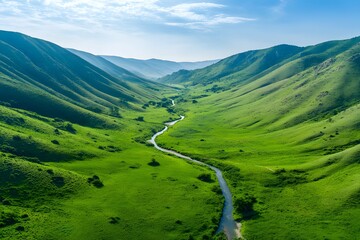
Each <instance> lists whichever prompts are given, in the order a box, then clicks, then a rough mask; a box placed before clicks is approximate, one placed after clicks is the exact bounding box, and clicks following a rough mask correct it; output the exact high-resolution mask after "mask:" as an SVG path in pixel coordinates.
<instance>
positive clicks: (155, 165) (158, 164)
mask: <svg viewBox="0 0 360 240" xmlns="http://www.w3.org/2000/svg"><path fill="white" fill-rule="evenodd" d="M148 165H149V166H152V167H158V166H160V163H159V162H158V161H156V160H155V159H154V158H153V159H151V162H149V163H148Z"/></svg>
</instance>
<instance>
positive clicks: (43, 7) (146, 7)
mask: <svg viewBox="0 0 360 240" xmlns="http://www.w3.org/2000/svg"><path fill="white" fill-rule="evenodd" d="M359 10H360V1H358V0H201V1H197V0H184V1H178V0H113V1H110V0H18V1H14V0H0V29H2V30H9V31H18V32H22V33H25V34H28V35H31V36H34V37H38V38H42V39H46V40H49V41H52V42H54V43H57V44H59V45H60V46H63V47H68V48H75V49H79V50H84V51H88V52H91V53H94V54H104V55H118V56H123V57H134V58H141V59H148V58H161V59H168V60H176V61H198V60H206V59H218V58H224V57H227V56H230V55H233V54H236V53H239V52H243V51H246V50H251V49H259V48H266V47H271V46H273V45H277V44H282V43H287V44H294V45H299V46H306V45H312V44H316V43H319V42H323V41H327V40H333V39H345V38H351V37H355V36H359V35H360V27H359V26H360V14H359Z"/></svg>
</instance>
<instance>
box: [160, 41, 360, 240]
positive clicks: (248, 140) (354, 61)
mask: <svg viewBox="0 0 360 240" xmlns="http://www.w3.org/2000/svg"><path fill="white" fill-rule="evenodd" d="M359 43H360V38H353V39H350V40H344V41H332V42H326V43H322V44H319V45H315V46H310V47H306V48H296V47H290V49H293V51H292V53H291V54H287V55H286V54H281V50H284V48H283V47H282V46H280V48H281V49H279V47H274V48H270V49H266V50H259V51H253V52H247V53H244V54H240V55H236V56H233V57H231V58H228V59H225V60H222V61H220V62H219V63H217V64H214V65H213V66H210V67H207V68H205V69H200V70H195V71H189V72H186V73H185V74H183V73H181V72H179V73H177V74H176V75H175V74H173V75H172V76H169V77H167V78H166V79H167V80H168V82H176V83H183V84H184V85H185V86H186V91H185V92H184V94H183V95H181V96H179V98H178V102H180V103H179V104H178V107H179V109H182V110H183V111H184V112H185V115H186V118H185V120H184V121H182V122H181V123H179V124H178V125H177V126H176V127H175V128H174V129H173V130H172V131H170V132H167V133H165V135H164V136H161V137H160V140H159V141H161V143H162V145H163V146H165V147H167V148H171V149H176V150H177V151H180V152H182V153H184V154H186V155H191V156H193V157H194V158H198V159H204V160H205V161H208V162H209V163H211V164H214V165H216V166H218V167H220V168H221V169H223V170H224V175H225V178H226V179H227V181H228V182H229V183H230V185H231V190H232V193H233V198H234V199H233V200H234V203H235V212H234V214H235V215H236V216H237V217H238V219H239V220H240V221H241V222H242V223H243V226H244V230H243V233H244V236H245V238H246V239H264V236H266V238H271V239H298V238H299V236H301V238H302V239H352V238H353V237H354V236H359V235H360V229H359V227H358V224H357V222H358V221H360V218H359V217H360V211H359V209H360V202H359V192H360V174H359V172H360V168H359V161H360V127H359V126H360V117H359V110H360V77H359V76H360V61H359V60H360V44H359ZM285 48H287V49H285V50H286V51H285V52H287V53H290V52H291V51H288V50H289V49H288V47H287V46H286V47H285ZM275 49H276V51H278V53H279V54H278V55H277V56H283V57H278V58H273V57H270V59H272V60H271V61H269V62H267V61H266V59H268V57H269V54H270V56H273V54H272V53H274V52H276V51H274V50H275ZM236 60H238V61H236ZM248 60H249V61H248ZM258 60H259V61H258ZM271 63H273V64H271Z"/></svg>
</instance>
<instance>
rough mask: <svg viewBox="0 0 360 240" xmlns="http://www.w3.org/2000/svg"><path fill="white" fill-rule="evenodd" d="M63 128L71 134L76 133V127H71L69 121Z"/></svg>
mask: <svg viewBox="0 0 360 240" xmlns="http://www.w3.org/2000/svg"><path fill="white" fill-rule="evenodd" d="M65 130H66V131H68V132H69V133H72V134H75V133H76V129H75V128H74V127H73V125H72V124H71V123H68V124H66V125H65Z"/></svg>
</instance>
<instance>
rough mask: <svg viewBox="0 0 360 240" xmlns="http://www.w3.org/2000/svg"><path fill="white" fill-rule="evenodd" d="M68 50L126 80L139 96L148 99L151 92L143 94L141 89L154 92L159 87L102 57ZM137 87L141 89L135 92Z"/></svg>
mask: <svg viewBox="0 0 360 240" xmlns="http://www.w3.org/2000/svg"><path fill="white" fill-rule="evenodd" d="M68 50H69V51H70V52H72V53H74V54H75V55H77V56H79V57H81V58H82V59H84V60H85V61H87V62H89V63H91V64H92V65H94V66H96V67H98V68H100V69H101V70H103V71H104V72H106V73H108V74H110V75H111V76H113V77H116V78H120V79H122V80H126V83H127V84H128V85H131V86H132V87H133V89H132V90H133V91H135V92H138V93H139V94H141V95H144V94H145V95H148V97H152V96H153V95H151V94H153V93H152V92H151V91H150V92H143V91H142V90H143V88H146V89H152V90H155V91H158V90H159V89H158V88H159V87H160V86H159V84H158V83H154V82H153V81H150V80H147V79H144V78H141V77H139V76H138V75H135V74H134V73H132V72H130V71H128V70H126V69H124V68H122V67H119V66H117V65H115V64H113V63H112V62H110V61H108V60H106V59H105V58H103V57H100V56H97V55H93V54H91V53H88V52H83V51H79V50H75V49H68ZM137 86H140V87H141V89H140V91H137ZM149 94H150V95H149Z"/></svg>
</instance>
